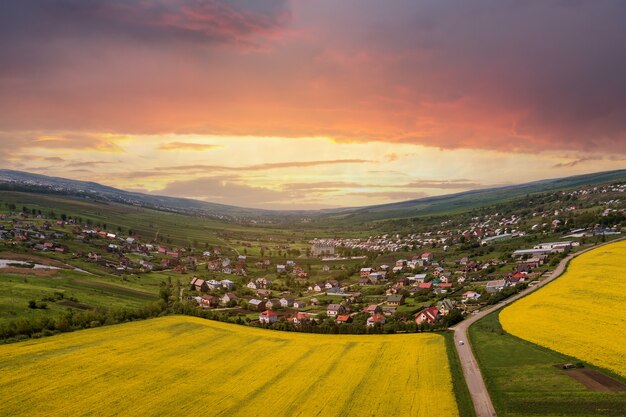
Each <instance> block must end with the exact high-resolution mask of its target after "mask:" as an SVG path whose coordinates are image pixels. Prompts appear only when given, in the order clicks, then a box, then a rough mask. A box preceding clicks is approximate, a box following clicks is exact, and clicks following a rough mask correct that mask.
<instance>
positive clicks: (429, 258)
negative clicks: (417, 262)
mask: <svg viewBox="0 0 626 417" xmlns="http://www.w3.org/2000/svg"><path fill="white" fill-rule="evenodd" d="M422 260H424V261H427V262H430V261H432V260H433V254H432V253H430V252H425V253H422Z"/></svg>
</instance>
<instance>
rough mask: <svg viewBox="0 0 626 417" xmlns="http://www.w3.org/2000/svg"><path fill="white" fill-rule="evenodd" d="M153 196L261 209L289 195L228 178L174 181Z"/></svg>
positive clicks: (282, 200) (284, 201) (284, 200)
mask: <svg viewBox="0 0 626 417" xmlns="http://www.w3.org/2000/svg"><path fill="white" fill-rule="evenodd" d="M154 194H164V195H170V196H178V197H191V198H196V199H202V200H206V201H210V202H214V203H223V204H234V205H240V206H245V207H261V206H264V205H267V204H268V203H274V202H283V203H286V200H288V199H289V194H287V193H283V192H281V191H276V190H272V189H269V188H265V187H254V186H249V185H245V184H241V183H239V182H236V181H233V179H232V178H230V177H205V178H197V179H193V180H182V181H174V182H171V183H169V184H168V185H167V186H165V188H163V189H161V190H158V191H155V192H154Z"/></svg>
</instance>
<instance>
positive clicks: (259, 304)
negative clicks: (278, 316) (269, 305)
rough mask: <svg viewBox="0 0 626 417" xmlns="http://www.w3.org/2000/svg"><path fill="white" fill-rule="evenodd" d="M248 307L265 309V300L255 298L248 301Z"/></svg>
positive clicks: (259, 309)
mask: <svg viewBox="0 0 626 417" xmlns="http://www.w3.org/2000/svg"><path fill="white" fill-rule="evenodd" d="M248 308H250V310H257V311H263V310H265V301H263V300H259V299H256V298H253V299H251V300H250V301H248Z"/></svg>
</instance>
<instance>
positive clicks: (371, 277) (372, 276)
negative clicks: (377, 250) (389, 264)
mask: <svg viewBox="0 0 626 417" xmlns="http://www.w3.org/2000/svg"><path fill="white" fill-rule="evenodd" d="M367 278H368V279H369V280H370V282H371V283H372V284H378V281H382V279H383V278H384V276H383V274H381V273H380V272H372V273H371V274H370V275H369V276H368V277H367Z"/></svg>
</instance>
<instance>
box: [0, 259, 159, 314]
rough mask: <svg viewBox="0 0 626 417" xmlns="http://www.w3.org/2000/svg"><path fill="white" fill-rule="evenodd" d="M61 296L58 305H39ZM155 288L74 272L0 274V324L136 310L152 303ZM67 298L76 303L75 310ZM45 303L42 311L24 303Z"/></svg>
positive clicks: (156, 288) (51, 302)
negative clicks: (83, 312) (99, 311)
mask: <svg viewBox="0 0 626 417" xmlns="http://www.w3.org/2000/svg"><path fill="white" fill-rule="evenodd" d="M56 293H61V294H63V299H59V300H58V301H43V299H45V298H50V297H54V296H55V294H56ZM157 294H158V284H157V285H155V286H152V287H151V288H142V289H138V288H132V287H131V286H129V285H127V283H124V282H122V281H121V279H120V278H119V277H114V276H109V275H107V276H102V277H99V276H91V275H87V274H84V273H80V272H75V271H55V272H54V273H52V274H51V275H45V276H36V275H32V274H30V275H24V274H21V273H20V274H15V273H6V272H2V271H1V270H0V322H3V321H9V320H14V319H15V318H17V317H21V318H26V319H30V318H35V317H42V316H49V315H56V314H58V313H61V312H65V311H67V310H68V308H70V307H73V308H79V309H93V308H99V307H101V308H106V309H112V308H137V307H140V306H142V305H144V304H145V303H146V302H149V301H155V300H156V299H157ZM70 298H74V299H76V300H78V301H77V302H78V303H79V305H78V307H75V306H76V304H75V302H72V301H70ZM30 300H35V301H37V302H38V303H43V302H45V303H46V305H47V308H46V309H31V308H29V307H28V302H29V301H30Z"/></svg>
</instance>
